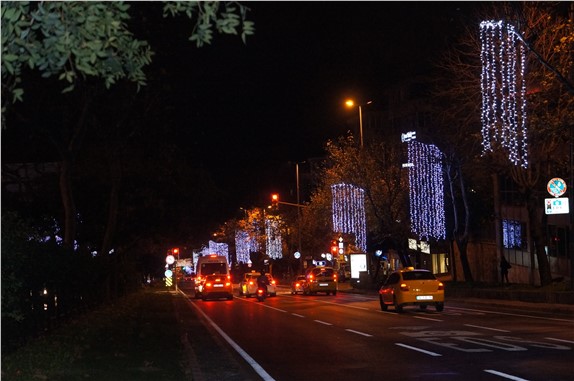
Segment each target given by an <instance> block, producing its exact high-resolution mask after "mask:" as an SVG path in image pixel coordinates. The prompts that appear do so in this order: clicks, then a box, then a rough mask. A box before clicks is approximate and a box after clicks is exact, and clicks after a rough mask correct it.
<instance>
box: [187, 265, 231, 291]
mask: <svg viewBox="0 0 574 381" xmlns="http://www.w3.org/2000/svg"><path fill="white" fill-rule="evenodd" d="M195 273H196V276H195V298H200V297H201V285H202V284H203V282H204V281H205V278H206V277H207V276H208V275H223V276H225V277H227V279H228V280H229V281H231V273H230V271H229V264H228V263H227V257H225V256H223V255H217V254H210V255H206V256H203V257H199V258H198V259H197V264H196V265H195Z"/></svg>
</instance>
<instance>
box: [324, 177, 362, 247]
mask: <svg viewBox="0 0 574 381" xmlns="http://www.w3.org/2000/svg"><path fill="white" fill-rule="evenodd" d="M331 193H332V194H333V231H334V232H337V233H352V234H355V240H356V242H355V245H356V246H357V247H358V248H360V249H361V250H363V251H366V250H367V223H366V216H365V191H364V190H363V189H361V188H359V187H357V186H354V185H350V184H344V183H341V184H334V185H331Z"/></svg>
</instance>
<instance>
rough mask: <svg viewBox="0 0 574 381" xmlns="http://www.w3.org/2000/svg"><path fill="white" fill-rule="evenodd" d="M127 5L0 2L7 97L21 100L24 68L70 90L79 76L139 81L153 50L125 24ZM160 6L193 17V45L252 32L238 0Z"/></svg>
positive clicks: (142, 80) (110, 81)
mask: <svg viewBox="0 0 574 381" xmlns="http://www.w3.org/2000/svg"><path fill="white" fill-rule="evenodd" d="M129 10H130V4H127V3H126V2H123V1H113V2H91V1H90V2H77V1H61V2H60V1H57V2H56V1H54V2H52V1H50V2H27V1H23V2H12V1H5V2H2V4H1V14H2V86H3V90H4V91H6V90H7V91H9V92H10V93H11V94H12V97H11V98H12V99H11V100H12V102H14V101H22V99H23V94H24V89H23V87H22V81H23V79H22V78H23V74H24V69H25V68H28V69H30V70H38V71H40V72H41V73H42V76H43V77H46V78H47V77H52V76H57V77H58V78H59V79H60V80H62V81H64V82H65V83H66V87H65V88H64V89H63V92H68V91H72V90H73V89H74V86H75V82H76V80H77V79H78V77H80V76H83V77H86V76H89V77H97V78H101V79H103V80H104V83H105V85H106V87H107V88H109V87H110V86H111V85H113V84H114V83H116V82H117V81H118V80H120V79H124V78H125V79H127V80H129V81H131V82H134V83H137V85H138V87H139V86H143V85H145V84H146V75H145V72H144V68H145V66H146V65H149V64H150V63H151V60H152V56H153V52H152V50H151V47H150V46H149V44H148V43H147V41H142V40H138V39H137V38H135V36H134V35H133V34H132V32H130V30H129V29H128V21H129V20H130V14H129ZM163 12H164V17H166V16H168V15H171V16H176V15H178V14H181V13H184V14H185V15H186V16H187V17H188V18H190V19H191V20H193V29H192V32H191V36H190V40H191V41H193V42H195V43H196V45H197V46H198V47H201V46H203V45H205V44H210V43H211V41H212V39H213V32H214V30H215V31H217V32H218V33H220V34H234V35H237V33H238V30H240V31H241V38H242V40H243V41H244V42H245V41H246V38H247V36H249V35H252V34H253V33H254V26H253V22H251V21H247V20H246V13H247V9H246V8H245V7H244V6H242V5H240V4H238V3H229V2H228V3H223V5H222V4H221V3H220V2H218V1H205V2H196V1H181V2H180V1H178V2H166V3H165V4H164V11H163ZM4 109H5V106H4V105H3V108H2V111H3V112H4Z"/></svg>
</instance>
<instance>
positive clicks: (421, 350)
mask: <svg viewBox="0 0 574 381" xmlns="http://www.w3.org/2000/svg"><path fill="white" fill-rule="evenodd" d="M395 345H398V346H399V347H403V348H407V349H412V350H413V351H417V352H422V353H425V354H427V355H430V356H434V357H437V356H442V355H441V354H439V353H436V352H431V351H425V350H424V349H421V348H417V347H411V346H410V345H406V344H402V343H395Z"/></svg>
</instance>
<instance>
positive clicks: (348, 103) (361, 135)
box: [345, 99, 373, 148]
mask: <svg viewBox="0 0 574 381" xmlns="http://www.w3.org/2000/svg"><path fill="white" fill-rule="evenodd" d="M371 103H373V101H368V102H367V103H365V105H369V104H371ZM345 105H346V106H347V107H349V108H353V107H354V106H355V101H353V100H352V99H347V100H346V101H345ZM358 107H359V136H360V139H361V140H360V142H361V148H363V109H362V106H361V105H358Z"/></svg>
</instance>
